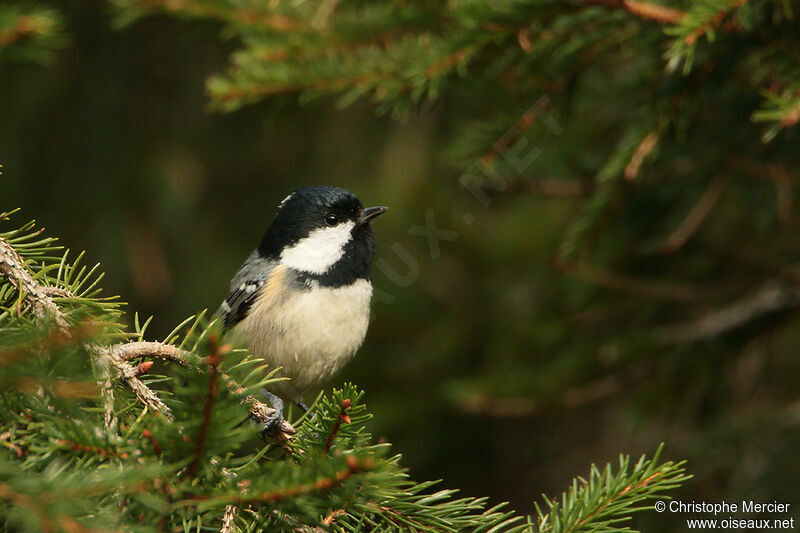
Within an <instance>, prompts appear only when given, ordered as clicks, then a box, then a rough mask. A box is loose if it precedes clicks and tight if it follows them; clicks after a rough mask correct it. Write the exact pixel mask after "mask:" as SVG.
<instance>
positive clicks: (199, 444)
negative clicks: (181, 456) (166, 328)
mask: <svg viewBox="0 0 800 533" xmlns="http://www.w3.org/2000/svg"><path fill="white" fill-rule="evenodd" d="M208 345H209V348H210V352H211V353H209V354H208V355H207V356H206V358H205V363H206V365H208V394H207V395H206V400H205V402H204V403H203V421H202V422H201V424H200V431H199V433H198V435H197V437H195V448H194V458H193V459H192V462H191V463H189V466H188V467H187V468H186V473H185V475H186V477H189V478H191V477H194V476H195V475H196V474H197V469H198V467H199V465H200V457H201V455H202V454H203V448H204V447H205V444H206V439H207V438H208V430H209V428H210V427H211V415H212V413H213V411H214V402H215V401H216V399H217V387H218V383H219V365H220V363H221V362H222V356H223V355H225V354H226V353H227V352H229V351H230V349H231V347H230V345H229V344H225V345H223V346H219V345H218V343H217V337H216V334H212V335H211V336H209V338H208Z"/></svg>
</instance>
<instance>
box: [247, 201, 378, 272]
mask: <svg viewBox="0 0 800 533" xmlns="http://www.w3.org/2000/svg"><path fill="white" fill-rule="evenodd" d="M386 209H387V208H385V207H368V208H364V206H363V205H362V204H361V202H360V201H359V199H358V198H357V197H356V196H355V195H354V194H353V193H351V192H350V191H347V190H345V189H341V188H339V187H323V186H313V187H302V188H300V189H297V190H296V191H294V192H293V193H292V194H290V195H289V196H287V197H286V198H284V200H283V201H282V202H281V203H280V206H278V213H277V214H276V215H275V219H274V220H273V221H272V224H271V225H270V227H269V229H268V230H267V234H266V235H265V236H264V240H263V241H262V242H261V246H259V249H258V250H259V253H260V254H261V255H262V256H264V257H269V258H271V259H276V260H280V261H281V263H283V264H285V265H286V266H288V267H290V268H292V269H294V270H296V271H298V272H299V273H300V274H301V276H305V277H307V278H309V279H313V280H316V281H318V282H319V283H320V284H322V285H327V286H339V285H344V284H348V283H352V282H353V281H355V280H356V279H360V278H368V277H369V268H370V263H371V261H372V253H373V250H374V247H375V245H374V240H373V237H372V229H371V228H370V225H369V221H370V220H371V219H372V218H374V217H376V216H378V215H380V214H381V213H383V212H385V211H386Z"/></svg>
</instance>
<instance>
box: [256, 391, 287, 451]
mask: <svg viewBox="0 0 800 533" xmlns="http://www.w3.org/2000/svg"><path fill="white" fill-rule="evenodd" d="M261 394H262V395H263V396H264V399H266V400H267V402H268V403H269V404H270V405H271V406H272V408H273V409H275V412H274V413H273V414H272V415H270V417H269V418H268V419H267V421H266V422H264V423H263V424H262V425H261V430H260V431H259V435H261V438H263V439H266V436H267V434H269V433H272V432H274V431H275V430H276V429H280V427H281V425H282V424H283V421H284V418H283V400H281V399H280V398H279V397H278V396H275V395H274V394H272V393H271V392H269V391H267V390H264V389H262V390H261Z"/></svg>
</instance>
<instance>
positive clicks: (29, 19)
mask: <svg viewBox="0 0 800 533" xmlns="http://www.w3.org/2000/svg"><path fill="white" fill-rule="evenodd" d="M52 28H53V22H52V20H50V19H48V18H47V17H43V16H26V15H22V16H20V17H19V18H17V21H16V23H15V24H14V25H13V26H11V27H10V28H8V29H6V30H5V31H3V32H0V46H9V45H11V44H14V43H17V42H19V41H21V40H23V39H26V38H28V37H31V36H33V35H37V34H38V35H44V34H46V33H47V32H48V31H51V30H52Z"/></svg>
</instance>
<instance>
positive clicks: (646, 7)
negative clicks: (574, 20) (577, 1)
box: [582, 0, 686, 24]
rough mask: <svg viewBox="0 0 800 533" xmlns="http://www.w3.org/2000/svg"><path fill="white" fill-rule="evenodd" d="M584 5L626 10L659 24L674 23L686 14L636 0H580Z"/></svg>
mask: <svg viewBox="0 0 800 533" xmlns="http://www.w3.org/2000/svg"><path fill="white" fill-rule="evenodd" d="M582 1H583V3H584V4H586V5H597V6H603V7H608V8H611V9H621V10H623V11H627V12H628V13H630V14H631V15H633V16H635V17H639V18H641V19H645V20H652V21H655V22H658V23H659V24H675V23H677V22H680V21H681V19H683V17H685V16H686V13H685V12H684V11H681V10H679V9H675V8H671V7H668V6H664V5H661V4H654V3H652V2H638V1H636V0H582Z"/></svg>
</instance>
